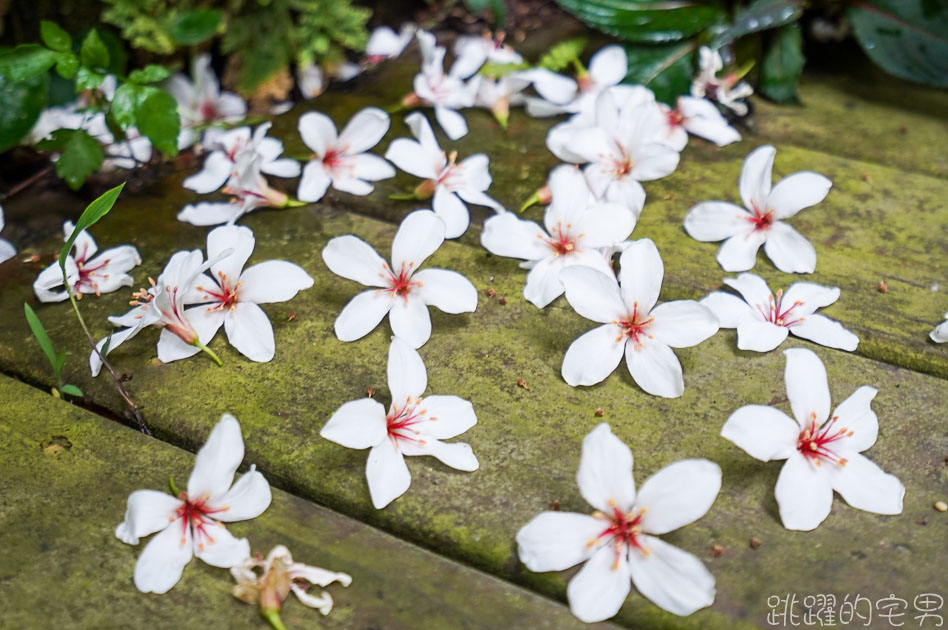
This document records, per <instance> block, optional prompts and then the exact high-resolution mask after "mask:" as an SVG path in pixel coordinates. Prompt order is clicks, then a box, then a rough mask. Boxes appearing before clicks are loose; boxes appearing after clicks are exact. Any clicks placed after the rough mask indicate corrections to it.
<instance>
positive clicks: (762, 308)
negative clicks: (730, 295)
mask: <svg viewBox="0 0 948 630" xmlns="http://www.w3.org/2000/svg"><path fill="white" fill-rule="evenodd" d="M724 284H726V285H727V286H729V287H731V288H732V289H734V290H735V291H737V292H738V293H740V294H741V297H743V298H744V301H745V302H747V304H748V305H749V306H750V307H751V310H753V311H757V312H758V313H769V312H770V305H771V304H772V303H773V298H774V296H773V293H771V292H770V287H768V286H767V283H766V282H764V279H763V278H761V277H760V276H758V275H757V274H754V273H742V274H741V275H739V276H737V277H736V278H725V279H724Z"/></svg>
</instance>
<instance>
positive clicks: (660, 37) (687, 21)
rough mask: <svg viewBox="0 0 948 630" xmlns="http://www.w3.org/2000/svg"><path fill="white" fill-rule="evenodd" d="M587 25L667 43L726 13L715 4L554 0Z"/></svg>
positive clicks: (634, 38)
mask: <svg viewBox="0 0 948 630" xmlns="http://www.w3.org/2000/svg"><path fill="white" fill-rule="evenodd" d="M556 1H557V3H558V4H559V5H560V6H562V7H563V8H564V9H566V10H567V11H569V12H570V13H572V14H574V15H575V16H576V17H578V18H579V19H581V20H583V21H584V22H586V23H587V24H589V25H591V26H594V27H596V28H598V29H599V30H601V31H603V32H605V33H609V34H610V35H615V36H616V37H620V38H622V39H625V40H628V41H631V42H639V43H668V42H677V41H681V40H683V39H687V38H689V37H691V36H692V35H695V34H697V33H699V32H701V31H703V30H704V29H706V28H708V27H709V26H711V25H712V24H715V23H718V22H721V21H723V20H724V19H725V17H726V14H725V13H724V11H723V10H722V9H721V8H720V7H719V6H716V5H712V4H699V3H697V2H691V1H687V0H686V1H683V2H655V1H651V0H556Z"/></svg>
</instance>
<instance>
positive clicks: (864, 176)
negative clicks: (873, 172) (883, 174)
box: [862, 173, 872, 182]
mask: <svg viewBox="0 0 948 630" xmlns="http://www.w3.org/2000/svg"><path fill="white" fill-rule="evenodd" d="M871 180H872V178H871V177H869V173H863V174H862V181H864V182H868V181H871Z"/></svg>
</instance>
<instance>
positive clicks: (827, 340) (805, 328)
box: [790, 313, 859, 352]
mask: <svg viewBox="0 0 948 630" xmlns="http://www.w3.org/2000/svg"><path fill="white" fill-rule="evenodd" d="M790 332H792V333H793V334H794V335H796V336H797V337H802V338H804V339H809V340H810V341H812V342H814V343H818V344H820V345H821V346H826V347H827V348H837V349H839V350H848V351H849V352H852V351H853V350H855V349H856V347H857V346H859V337H857V336H856V335H854V334H853V333H851V332H849V331H848V330H846V329H845V328H844V327H843V325H842V324H840V323H839V322H838V321H836V320H834V319H830V318H829V317H826V316H825V315H820V314H818V313H814V314H813V315H807V316H806V317H803V318H801V321H800V323H798V324H793V325H792V326H790Z"/></svg>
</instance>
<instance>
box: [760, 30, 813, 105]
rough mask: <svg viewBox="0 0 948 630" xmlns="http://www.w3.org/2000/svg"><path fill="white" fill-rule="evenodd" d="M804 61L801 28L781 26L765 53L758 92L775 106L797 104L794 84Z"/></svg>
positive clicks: (795, 85) (798, 78)
mask: <svg viewBox="0 0 948 630" xmlns="http://www.w3.org/2000/svg"><path fill="white" fill-rule="evenodd" d="M805 61H806V59H805V58H804V56H803V36H802V35H801V34H800V25H799V24H788V25H787V26H784V27H781V28H780V29H778V30H777V31H775V32H774V34H773V37H772V38H771V41H770V45H769V46H768V48H767V50H766V52H764V58H763V60H762V61H761V66H760V80H759V83H758V85H757V90H758V91H759V92H760V93H761V94H763V95H764V96H766V97H767V98H769V99H771V100H773V101H776V102H778V103H795V102H797V82H798V81H799V80H800V73H801V72H803V64H804V62H805Z"/></svg>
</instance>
